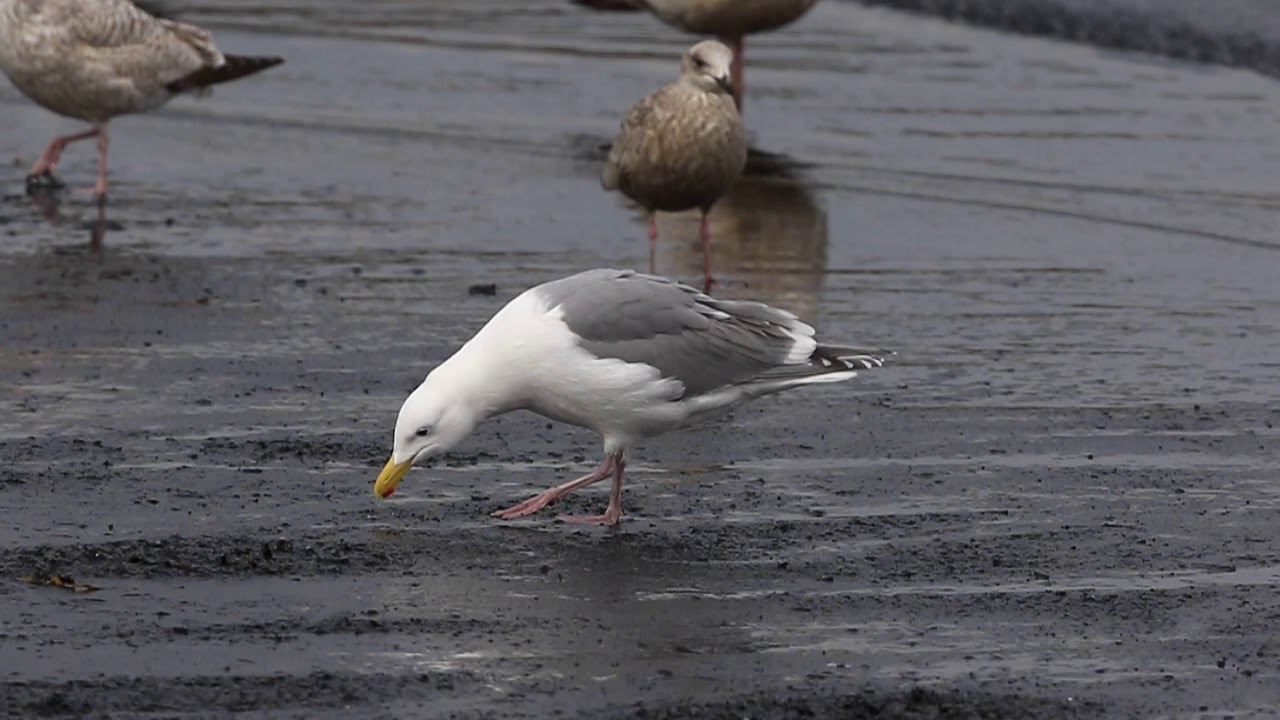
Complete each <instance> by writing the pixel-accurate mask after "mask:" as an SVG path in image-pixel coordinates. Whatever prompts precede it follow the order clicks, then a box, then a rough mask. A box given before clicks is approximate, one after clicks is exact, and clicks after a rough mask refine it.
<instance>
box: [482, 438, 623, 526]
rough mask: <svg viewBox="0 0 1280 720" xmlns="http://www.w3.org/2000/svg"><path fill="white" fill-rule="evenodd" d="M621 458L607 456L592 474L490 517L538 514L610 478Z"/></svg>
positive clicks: (507, 518)
mask: <svg viewBox="0 0 1280 720" xmlns="http://www.w3.org/2000/svg"><path fill="white" fill-rule="evenodd" d="M620 458H621V454H620V453H613V454H612V455H606V456H605V458H604V462H602V463H600V465H599V467H597V468H596V469H595V470H592V471H591V472H590V473H588V474H586V475H583V476H582V477H580V478H578V479H577V480H570V481H569V482H567V483H564V484H562V485H556V486H555V487H553V488H550V489H548V490H544V491H542V492H540V493H538V494H537V495H534V496H533V497H531V498H529V499H528V500H525V501H524V502H521V503H516V504H515V505H512V506H511V507H509V508H507V509H505V510H497V511H494V512H492V513H490V515H492V516H493V517H496V518H500V519H502V520H514V519H516V518H518V517H524V516H525V515H531V514H533V513H536V512H538V511H539V510H541V509H542V508H544V507H546V506H548V505H550V504H551V503H553V502H555V501H557V500H559V499H560V498H562V497H564V496H565V495H568V494H569V493H571V492H573V491H574V490H577V489H578V488H581V487H586V486H588V485H590V484H592V483H596V482H600V481H601V480H603V479H605V478H607V477H609V474H610V473H612V472H613V468H614V465H615V464H616V463H617V462H618V460H619V459H620Z"/></svg>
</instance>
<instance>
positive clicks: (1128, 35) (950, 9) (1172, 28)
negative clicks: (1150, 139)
mask: <svg viewBox="0 0 1280 720" xmlns="http://www.w3.org/2000/svg"><path fill="white" fill-rule="evenodd" d="M857 2H861V3H864V4H866V5H872V6H883V7H891V8H895V9H899V10H906V11H910V12H919V13H924V14H928V15H936V16H940V17H945V18H950V19H954V20H962V21H964V22H970V23H973V24H975V25H982V26H986V27H994V28H999V29H1002V30H1008V31H1011V32H1017V33H1025V34H1028V35H1043V36H1046V37H1051V38H1059V39H1062V40H1071V41H1076V42H1083V43H1086V44H1089V45H1096V46H1098V47H1104V48H1116V49H1120V50H1136V51H1140V52H1149V53H1153V54H1156V55H1166V56H1169V57H1174V58H1178V59H1181V60H1191V61H1195V62H1206V63H1214V64H1218V65H1228V66H1231V67H1242V68H1250V69H1253V70H1257V71H1258V72H1261V73H1265V74H1267V75H1271V76H1272V77H1280V13H1278V12H1277V11H1278V10H1280V8H1278V7H1277V6H1276V4H1275V2H1273V1H1272V0H1217V1H1216V2H1212V3H1206V2H1197V1H1196V0H857Z"/></svg>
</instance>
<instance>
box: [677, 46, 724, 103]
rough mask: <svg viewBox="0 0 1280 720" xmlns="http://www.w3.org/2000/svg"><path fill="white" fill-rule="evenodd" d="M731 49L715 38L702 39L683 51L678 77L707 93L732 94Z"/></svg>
mask: <svg viewBox="0 0 1280 720" xmlns="http://www.w3.org/2000/svg"><path fill="white" fill-rule="evenodd" d="M732 64H733V51H732V50H730V49H729V47H728V46H727V45H725V44H724V43H722V42H719V41H716V40H703V41H702V42H700V43H698V44H697V45H694V46H693V47H691V48H689V49H688V50H687V51H685V54H684V59H683V60H682V61H681V63H680V77H681V78H682V79H683V80H685V81H686V82H691V83H693V84H694V85H696V86H697V87H699V88H700V89H702V90H704V91H706V92H709V93H721V92H722V93H725V94H728V95H732V94H733V82H732V81H731V80H730V78H729V67H730V65H732Z"/></svg>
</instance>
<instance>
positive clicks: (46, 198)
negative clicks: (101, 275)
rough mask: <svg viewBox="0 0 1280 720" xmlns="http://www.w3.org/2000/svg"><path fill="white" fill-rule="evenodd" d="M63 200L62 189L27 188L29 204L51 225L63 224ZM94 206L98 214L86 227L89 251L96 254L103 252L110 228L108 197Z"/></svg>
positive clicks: (96, 200) (100, 199) (34, 186)
mask: <svg viewBox="0 0 1280 720" xmlns="http://www.w3.org/2000/svg"><path fill="white" fill-rule="evenodd" d="M62 200H63V190H62V189H61V188H60V187H44V186H36V185H28V186H27V202H28V203H30V204H31V207H33V208H35V209H36V211H38V212H39V213H40V217H42V218H44V220H45V221H46V222H48V223H49V224H50V225H61V224H62V213H61V208H62ZM94 205H95V206H96V207H97V214H96V216H95V217H94V219H93V220H90V221H89V222H88V223H86V226H87V228H88V230H89V249H90V250H93V251H94V252H95V253H100V252H101V251H102V241H103V240H104V239H105V238H106V236H107V227H108V223H107V199H106V197H105V196H104V197H99V198H96V199H95V201H94Z"/></svg>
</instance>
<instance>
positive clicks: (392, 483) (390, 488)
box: [373, 458, 413, 498]
mask: <svg viewBox="0 0 1280 720" xmlns="http://www.w3.org/2000/svg"><path fill="white" fill-rule="evenodd" d="M411 467H413V459H412V458H410V459H409V460H405V461H404V462H402V463H400V464H399V465H397V464H396V463H395V460H394V459H392V460H388V461H387V464H386V465H383V466H382V472H380V473H378V479H377V480H376V481H374V483H373V494H374V495H377V496H378V497H380V498H385V497H391V493H393V492H395V491H396V485H399V484H400V478H402V477H404V474H405V473H407V472H409V468H411Z"/></svg>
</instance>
